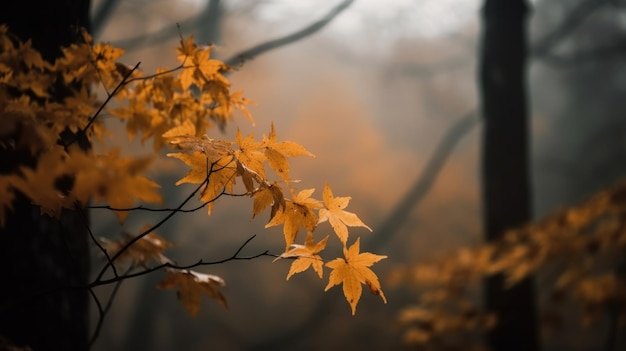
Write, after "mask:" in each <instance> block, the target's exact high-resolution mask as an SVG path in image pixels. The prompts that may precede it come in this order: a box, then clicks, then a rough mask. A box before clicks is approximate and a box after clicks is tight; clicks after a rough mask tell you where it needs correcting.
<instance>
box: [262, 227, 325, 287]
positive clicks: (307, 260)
mask: <svg viewBox="0 0 626 351" xmlns="http://www.w3.org/2000/svg"><path fill="white" fill-rule="evenodd" d="M327 241H328V235H327V236H326V237H325V238H324V239H322V240H320V241H319V242H317V243H316V242H315V240H314V239H313V233H312V232H308V233H307V235H306V241H305V243H304V245H298V244H293V245H291V247H292V248H291V250H289V251H287V252H284V253H282V254H281V255H280V256H278V257H277V258H276V259H274V261H276V260H279V259H281V258H296V260H295V261H293V263H292V264H291V267H290V268H289V273H288V274H287V280H289V278H291V276H292V275H294V274H296V273H301V272H304V271H306V270H307V269H308V268H309V267H313V270H314V271H315V272H316V273H317V275H318V276H319V277H320V278H322V277H323V275H324V270H323V267H324V261H323V260H322V258H321V257H320V255H318V253H319V252H320V251H322V250H324V248H325V247H326V242H327Z"/></svg>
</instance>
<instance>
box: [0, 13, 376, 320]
mask: <svg viewBox="0 0 626 351" xmlns="http://www.w3.org/2000/svg"><path fill="white" fill-rule="evenodd" d="M81 36H82V40H81V41H80V42H77V43H74V44H72V45H70V46H69V47H66V48H63V49H62V56H61V57H60V58H58V59H57V60H56V61H55V62H46V61H45V60H43V59H42V57H41V55H40V54H39V53H38V52H37V51H36V50H34V49H33V48H32V46H31V43H30V41H27V42H25V43H23V42H21V41H19V40H17V39H16V37H14V36H12V35H11V34H10V32H9V28H8V27H7V26H4V25H0V117H1V118H2V121H3V123H2V125H1V126H0V147H1V148H3V149H4V151H7V152H9V153H12V154H13V155H21V156H24V157H19V158H16V163H15V164H14V165H12V166H10V167H8V168H9V170H8V171H7V172H4V173H3V174H1V175H0V195H1V196H0V226H3V225H4V224H5V222H6V220H7V216H9V215H10V213H11V212H12V211H13V201H14V199H15V198H16V196H17V195H18V194H23V195H24V196H26V197H28V198H29V199H30V201H31V202H32V203H33V204H34V205H36V206H39V207H40V209H41V213H42V215H49V216H54V217H58V216H59V215H60V214H61V212H62V211H63V210H64V209H69V210H75V209H77V208H82V207H84V206H91V207H98V208H107V209H109V210H112V211H113V212H114V213H115V214H116V215H117V217H118V219H119V221H120V223H122V222H124V221H125V220H126V218H127V216H129V215H130V214H131V213H132V212H133V211H135V210H139V209H145V208H143V207H142V206H143V205H141V206H137V204H144V203H153V204H160V203H162V201H163V198H162V196H161V194H160V192H159V188H160V187H161V184H158V183H156V182H154V181H153V180H151V179H149V177H148V171H149V169H150V164H151V162H152V160H153V159H154V158H155V157H157V155H159V154H160V151H161V150H162V149H164V148H167V149H168V150H170V151H171V152H169V153H167V156H169V157H172V158H176V159H178V160H180V161H181V162H183V163H184V164H185V165H186V166H188V167H189V170H188V172H187V174H186V175H184V176H183V177H182V178H181V179H179V180H178V181H177V182H176V185H180V184H184V183H190V184H196V185H197V186H198V188H197V189H196V191H194V193H193V194H192V195H190V197H189V198H188V200H189V199H190V198H191V197H193V195H194V194H198V199H199V201H201V202H202V206H201V207H206V210H207V213H208V214H209V215H210V214H211V211H212V209H213V207H214V205H215V203H216V201H217V200H218V199H219V198H220V197H222V196H225V195H238V196H243V195H245V196H248V197H250V198H252V218H255V217H256V216H257V215H259V214H260V213H261V212H263V211H265V210H267V209H269V211H270V216H269V221H268V223H267V225H266V227H268V228H269V227H275V226H282V231H283V234H284V235H283V237H284V242H285V251H284V252H283V253H282V254H280V255H275V256H276V257H277V259H292V260H293V262H292V265H291V268H290V270H289V273H288V275H287V279H289V278H290V277H291V276H292V275H293V274H296V273H300V272H303V271H306V270H307V269H308V268H311V267H312V268H313V270H314V272H315V273H316V274H317V275H318V276H319V277H320V278H323V274H324V267H327V268H330V269H331V270H332V271H331V273H330V277H329V282H328V284H327V286H326V290H328V289H330V288H331V287H333V286H335V285H339V284H343V292H344V295H345V297H346V300H347V301H348V303H349V304H350V306H351V310H352V314H354V313H355V312H356V306H357V304H358V301H359V299H360V297H361V292H362V285H366V286H367V287H368V288H369V290H370V291H371V292H372V293H373V294H374V295H378V296H380V297H381V298H382V300H383V301H385V302H386V298H385V295H384V293H383V291H382V289H381V285H380V282H379V280H378V278H377V276H376V274H375V273H374V272H373V271H372V270H371V269H370V267H371V266H372V265H373V264H374V263H376V262H378V261H380V260H382V259H384V258H386V256H382V255H375V254H372V253H368V252H360V244H359V243H360V240H359V238H356V240H355V241H353V243H352V244H351V245H348V243H349V241H350V237H349V233H348V227H362V228H365V229H367V230H370V231H371V229H370V228H369V227H368V226H367V225H365V224H364V223H363V222H362V221H361V219H359V217H358V216H357V215H356V214H354V213H352V212H348V211H346V210H345V209H346V207H347V206H348V203H349V201H350V197H335V196H334V195H333V193H332V190H331V188H330V185H329V184H328V183H327V184H326V185H325V187H324V190H323V192H322V200H318V199H314V198H312V195H313V193H314V191H315V190H314V189H304V190H297V189H296V188H295V187H294V184H295V183H296V181H295V180H294V179H293V178H292V177H291V168H290V164H289V158H291V157H298V156H309V157H314V155H313V154H312V153H311V152H309V151H308V150H307V149H306V148H304V147H303V146H301V145H299V144H298V143H295V142H292V141H281V140H279V139H278V137H277V133H276V130H275V127H274V125H273V124H272V125H271V129H270V131H269V133H268V134H267V135H263V136H262V137H261V138H260V139H255V137H254V135H253V134H250V135H247V136H243V135H242V134H241V133H240V132H239V131H238V132H237V135H236V138H235V140H234V141H226V140H221V139H214V138H211V137H209V136H208V133H209V131H210V130H212V129H215V128H217V129H223V128H224V126H225V125H226V124H227V122H228V121H229V120H230V119H232V118H233V114H234V113H235V111H240V112H241V113H242V114H243V115H244V116H245V117H247V118H248V119H249V120H250V122H251V123H254V120H253V119H252V116H251V114H250V112H249V111H248V110H247V106H248V105H250V104H252V102H251V101H250V100H248V99H246V98H245V97H243V94H242V92H240V91H232V90H231V86H230V82H229V81H228V79H227V78H226V76H225V73H226V72H228V71H231V70H233V68H232V67H229V66H227V65H226V64H224V63H223V62H221V61H219V60H215V59H213V58H212V57H211V52H212V49H213V48H212V46H201V45H198V44H197V43H195V41H194V39H193V37H192V36H190V37H188V38H187V39H184V38H182V37H181V40H180V45H179V47H178V48H177V49H176V53H177V56H176V58H177V60H178V62H179V66H177V67H174V68H172V69H166V68H162V69H158V70H157V71H156V72H155V73H154V74H151V75H144V74H143V73H142V72H141V71H140V70H139V69H138V67H139V64H137V65H136V66H134V67H129V66H127V65H125V64H122V63H120V61H119V60H120V58H121V57H122V55H123V50H122V49H119V48H115V47H113V46H111V45H109V44H106V43H94V42H93V39H92V38H91V36H90V35H89V34H88V33H87V32H86V31H83V32H81ZM60 90H62V94H59V91H60ZM94 91H104V92H105V96H104V99H103V100H100V99H99V98H98V95H97V94H96V93H95V92H94ZM113 100H115V106H114V107H110V102H111V101H113ZM105 114H106V115H108V116H111V117H113V118H115V119H117V120H119V121H121V122H122V123H123V125H124V126H125V129H126V133H127V134H128V137H129V141H132V140H134V139H135V138H139V139H140V141H141V142H142V143H144V144H146V143H148V144H151V146H152V148H151V149H152V152H151V153H150V154H147V155H144V156H125V155H124V154H123V152H122V151H121V150H123V148H121V147H120V146H119V145H109V143H110V140H109V139H108V135H109V134H110V130H109V129H108V128H107V124H106V123H104V122H103V118H102V116H103V115H105ZM95 144H96V145H97V146H98V147H93V146H94V145H95ZM236 189H241V190H240V193H239V194H236V193H235V191H236ZM188 200H186V201H185V202H184V203H183V204H182V205H181V206H179V207H178V208H177V209H175V210H170V214H169V215H168V217H166V219H167V218H170V217H171V216H172V215H174V214H175V213H177V212H178V211H180V210H181V209H182V206H183V205H184V204H185V203H186V202H187V201H188ZM101 204H104V205H101ZM201 207H199V208H201ZM324 222H328V223H329V224H330V228H331V229H332V230H333V232H334V233H335V234H336V236H337V238H338V241H339V243H340V244H341V245H342V246H343V253H344V257H342V258H336V259H333V260H330V261H325V260H324V259H323V258H322V257H321V255H320V253H321V252H322V251H323V250H324V249H325V247H326V243H327V241H328V238H329V236H328V235H327V236H326V237H325V238H323V239H321V240H320V241H316V240H315V238H314V232H315V231H316V229H317V228H318V225H320V224H321V223H324ZM161 224H162V222H161V223H158V224H155V225H153V226H147V227H146V228H144V229H142V230H141V231H140V233H139V234H136V235H133V234H129V233H123V234H122V235H121V238H120V239H118V240H107V239H103V240H101V241H99V242H97V241H95V239H94V243H95V244H96V245H97V246H98V248H99V249H100V251H101V253H102V254H103V256H104V257H105V258H106V260H107V264H106V266H105V267H104V268H103V269H102V271H101V272H100V274H99V275H98V277H97V279H96V281H95V282H94V283H93V284H92V285H93V286H97V285H98V284H103V282H104V281H105V279H104V278H103V274H104V273H105V272H106V271H107V269H109V268H111V269H112V270H113V272H114V278H113V279H112V280H111V281H112V282H113V281H121V280H123V279H125V278H124V277H123V276H119V275H118V273H117V270H116V265H118V264H123V263H130V268H131V269H135V268H137V267H143V268H144V269H145V271H144V272H150V271H152V270H154V269H156V268H166V269H167V273H168V274H167V276H166V277H165V279H164V280H163V281H162V282H161V283H160V284H159V286H158V287H159V288H161V289H167V288H174V287H177V288H178V296H179V298H180V300H181V302H182V303H183V306H184V307H185V308H186V309H187V311H188V312H189V313H190V314H191V315H196V314H197V312H198V310H199V307H200V296H201V295H207V296H208V297H210V298H213V299H216V300H218V301H219V302H220V303H222V304H223V305H224V306H226V299H225V297H224V296H223V295H222V294H221V293H220V291H219V290H218V287H219V286H222V285H224V280H223V279H222V278H220V277H217V276H213V275H208V274H204V273H199V272H195V271H192V270H191V269H189V267H187V268H184V267H178V266H176V264H175V263H174V261H173V260H171V259H170V258H168V257H167V256H165V253H164V251H165V250H166V249H167V248H169V247H170V246H172V244H171V243H169V242H167V241H166V240H165V239H164V238H163V237H160V236H158V235H156V234H155V233H154V230H155V229H156V228H157V227H158V226H160V225H161ZM300 232H303V233H306V234H305V238H304V244H302V245H301V244H296V241H297V240H298V234H299V233H300ZM92 237H93V234H92Z"/></svg>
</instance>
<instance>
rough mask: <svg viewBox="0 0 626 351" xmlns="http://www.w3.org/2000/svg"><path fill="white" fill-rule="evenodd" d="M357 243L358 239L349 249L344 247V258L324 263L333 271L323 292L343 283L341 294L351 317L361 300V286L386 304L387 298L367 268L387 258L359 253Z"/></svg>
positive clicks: (368, 253)
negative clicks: (349, 309) (367, 288)
mask: <svg viewBox="0 0 626 351" xmlns="http://www.w3.org/2000/svg"><path fill="white" fill-rule="evenodd" d="M359 241H360V238H357V239H356V242H355V243H354V244H352V246H350V248H348V249H346V248H345V247H344V249H343V255H344V257H345V258H336V259H334V260H332V261H330V262H328V263H326V266H327V267H329V268H332V270H333V271H332V272H331V273H330V278H329V279H328V285H326V288H325V289H324V291H328V289H330V288H332V287H333V286H335V285H339V284H342V283H343V294H344V296H345V297H346V300H347V301H348V303H349V304H350V307H351V308H352V315H354V314H355V313H356V305H357V304H358V303H359V300H360V299H361V292H362V287H361V284H367V286H368V287H369V289H370V291H371V292H372V294H374V295H378V296H380V297H381V298H382V299H383V301H384V302H385V303H387V298H386V297H385V294H384V293H383V291H382V289H381V287H380V282H379V281H378V277H377V276H376V273H374V272H373V271H372V270H371V269H369V268H368V267H370V266H371V265H373V264H374V263H376V262H378V261H380V260H382V259H385V258H387V256H382V255H375V254H373V253H370V252H363V253H359V250H360V249H359Z"/></svg>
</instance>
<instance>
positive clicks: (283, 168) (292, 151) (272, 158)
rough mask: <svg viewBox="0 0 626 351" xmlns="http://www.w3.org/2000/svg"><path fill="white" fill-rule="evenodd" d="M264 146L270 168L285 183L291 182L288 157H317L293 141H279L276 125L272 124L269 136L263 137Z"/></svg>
mask: <svg viewBox="0 0 626 351" xmlns="http://www.w3.org/2000/svg"><path fill="white" fill-rule="evenodd" d="M263 144H264V146H265V156H266V157H267V161H268V163H269V165H270V167H271V168H272V169H273V170H274V171H275V172H276V174H278V176H280V177H281V178H282V179H283V180H285V181H289V180H290V179H289V163H288V162H287V157H295V156H309V157H315V155H313V154H312V153H310V152H309V151H308V150H307V149H306V148H305V147H304V146H302V145H300V144H298V143H295V142H293V141H277V138H276V130H275V129H274V123H272V127H271V130H270V134H269V136H267V137H266V136H263Z"/></svg>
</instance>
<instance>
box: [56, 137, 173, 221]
mask: <svg viewBox="0 0 626 351" xmlns="http://www.w3.org/2000/svg"><path fill="white" fill-rule="evenodd" d="M70 155H71V159H70V161H68V162H69V166H70V168H69V170H70V171H72V174H76V180H75V184H74V188H73V190H72V194H74V196H76V198H77V199H78V200H80V201H81V202H83V203H86V202H87V200H88V199H89V198H90V197H91V196H93V197H94V203H98V202H100V201H103V200H104V201H106V202H107V203H108V204H109V206H111V207H112V208H117V209H128V208H131V207H132V206H133V204H134V203H135V201H136V200H140V201H144V202H150V203H161V202H162V201H163V199H162V197H161V194H159V192H158V191H157V190H156V189H157V188H159V187H160V186H159V184H157V183H155V182H153V181H152V180H150V179H148V178H146V177H144V176H143V175H141V173H142V172H145V171H146V170H147V168H148V166H149V164H150V162H151V158H150V157H121V156H120V152H119V150H118V149H113V150H109V152H107V153H106V154H102V155H96V156H93V155H89V154H86V153H84V152H82V151H74V152H71V153H70ZM115 214H116V215H117V216H118V218H119V220H120V222H122V221H124V219H125V218H126V217H127V216H128V211H115Z"/></svg>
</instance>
